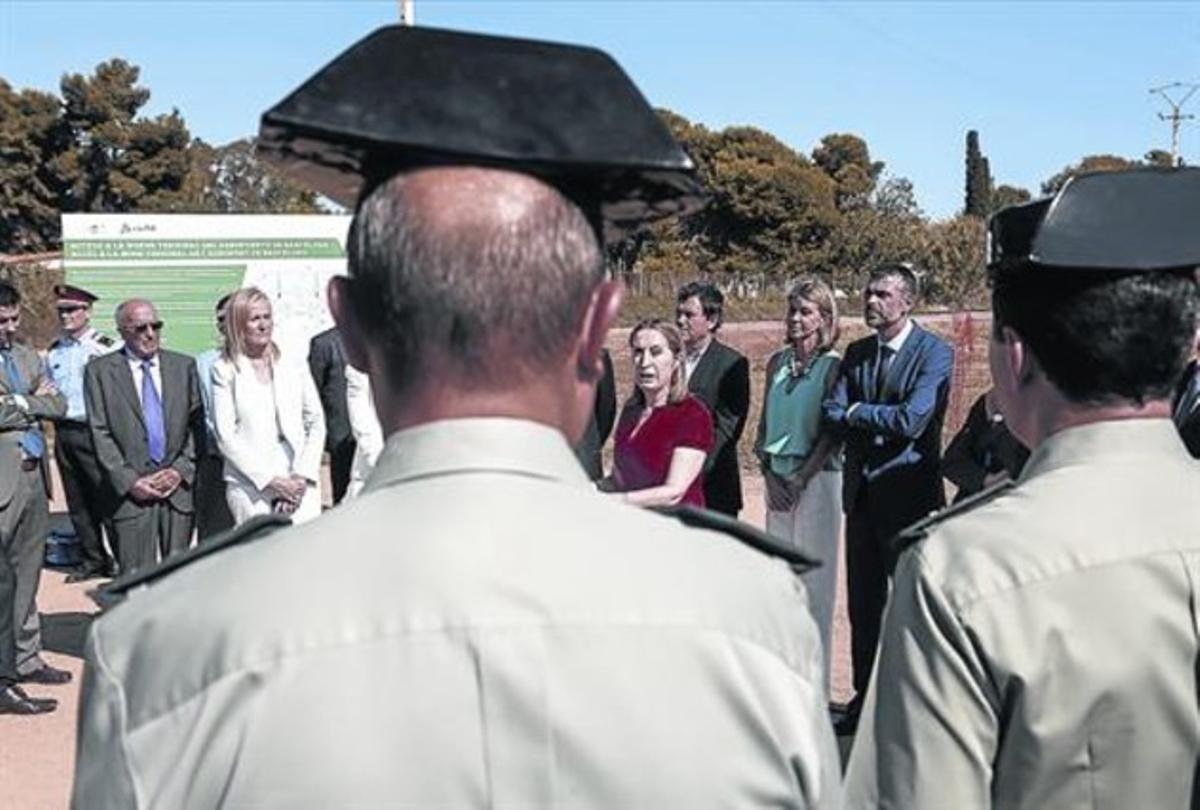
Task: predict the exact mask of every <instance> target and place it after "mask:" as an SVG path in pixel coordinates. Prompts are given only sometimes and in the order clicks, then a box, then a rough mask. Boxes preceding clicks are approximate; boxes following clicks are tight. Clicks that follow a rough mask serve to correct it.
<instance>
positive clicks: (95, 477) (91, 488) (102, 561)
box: [46, 284, 117, 582]
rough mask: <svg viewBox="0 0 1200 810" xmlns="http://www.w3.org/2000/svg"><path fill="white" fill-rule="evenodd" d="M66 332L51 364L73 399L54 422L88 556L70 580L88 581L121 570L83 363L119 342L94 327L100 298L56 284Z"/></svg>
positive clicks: (74, 518)
mask: <svg viewBox="0 0 1200 810" xmlns="http://www.w3.org/2000/svg"><path fill="white" fill-rule="evenodd" d="M54 295H55V297H56V298H57V301H56V302H55V307H56V308H57V310H58V321H59V324H60V325H61V328H62V331H61V332H60V333H59V336H58V338H57V339H56V340H55V341H54V342H53V343H51V344H50V351H49V352H48V353H47V355H46V363H47V366H48V367H49V369H50V379H51V380H52V381H53V382H54V385H55V387H56V388H58V390H59V391H60V392H61V393H62V395H63V396H65V397H66V398H67V414H66V416H64V417H63V418H62V419H58V420H56V421H55V423H54V436H55V441H54V458H55V461H57V462H58V474H59V477H60V478H61V479H62V484H63V490H64V492H65V493H66V496H67V509H68V511H69V512H70V513H71V523H72V524H73V525H74V526H75V536H76V537H77V538H78V539H79V550H80V553H81V555H82V557H83V559H82V560H81V561H80V563H79V567H78V568H76V569H75V570H74V571H72V572H71V573H70V574H68V575H67V582H83V581H85V580H89V579H95V578H97V577H111V576H112V575H113V574H114V573H115V569H116V566H115V565H114V564H113V558H112V555H110V554H109V553H108V551H107V549H105V547H104V535H103V531H102V526H103V525H104V523H105V519H104V518H105V516H104V513H103V508H102V503H103V500H102V498H101V495H100V476H101V474H102V473H101V470H100V465H99V463H98V462H97V460H96V451H95V449H94V448H93V447H92V436H91V433H90V432H89V431H88V424H87V404H86V403H85V402H84V397H83V368H84V366H86V365H87V363H88V361H89V360H91V359H92V358H93V357H97V356H99V355H101V354H105V353H107V352H110V351H112V350H114V349H116V348H117V343H116V341H114V340H113V339H112V338H110V337H108V336H107V335H104V334H101V333H100V332H98V331H97V330H96V329H94V328H93V327H92V304H93V303H94V302H95V301H96V300H97V297H96V296H95V295H93V294H92V293H90V292H88V291H87V290H85V289H82V288H81V287H74V286H72V285H70V284H59V285H58V286H56V287H55V288H54Z"/></svg>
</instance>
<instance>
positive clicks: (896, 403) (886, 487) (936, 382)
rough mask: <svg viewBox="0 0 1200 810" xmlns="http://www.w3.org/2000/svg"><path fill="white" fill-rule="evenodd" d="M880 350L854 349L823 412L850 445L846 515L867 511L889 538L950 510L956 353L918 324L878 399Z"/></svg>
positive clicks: (873, 343)
mask: <svg viewBox="0 0 1200 810" xmlns="http://www.w3.org/2000/svg"><path fill="white" fill-rule="evenodd" d="M878 346H879V342H878V338H877V337H876V336H875V335H871V336H869V337H865V338H862V339H861V340H856V341H855V342H854V343H851V344H850V346H849V347H847V349H846V357H845V359H844V360H843V362H842V368H841V372H840V374H839V375H838V379H837V383H836V384H835V385H834V388H833V393H832V394H831V395H830V398H829V399H827V400H826V401H825V403H824V405H823V408H822V410H823V415H824V419H825V423H826V425H827V426H828V427H829V428H830V429H831V430H832V431H833V432H834V433H835V434H836V435H839V436H841V437H842V438H843V439H844V441H845V443H846V467H845V475H844V492H843V505H844V508H845V510H846V513H847V514H850V513H852V512H856V511H858V512H861V511H864V510H865V511H866V512H867V513H868V515H869V516H870V519H871V520H872V521H874V522H875V523H877V524H879V525H880V528H882V529H883V530H884V531H886V532H895V531H899V530H900V529H902V528H904V527H905V526H907V525H908V524H910V523H912V522H914V521H916V520H919V519H920V518H922V517H924V516H925V515H927V514H928V513H929V512H931V511H933V510H934V509H940V508H941V507H942V506H944V505H945V502H946V498H945V490H944V489H943V486H942V475H941V456H942V421H943V419H944V417H945V414H946V403H947V400H948V394H949V390H950V373H951V370H952V369H953V366H954V351H953V350H952V349H951V348H950V345H949V344H948V343H946V341H944V340H942V339H941V338H939V337H938V336H937V335H934V334H933V333H932V332H929V331H927V330H925V329H922V328H921V327H920V326H919V325H918V324H917V323H915V322H914V323H913V330H912V332H911V333H910V334H909V336H908V339H907V340H905V341H904V345H903V346H902V347H901V348H900V351H899V353H897V354H896V356H895V357H894V358H892V363H891V366H890V367H889V369H888V374H887V377H886V379H885V380H884V381H883V391H882V394H881V395H880V396H879V397H878V398H877V397H876V393H875V392H876V380H875V370H876V356H877V352H878ZM856 402H857V403H859V404H858V407H856V408H854V410H853V412H850V406H851V405H853V404H854V403H856Z"/></svg>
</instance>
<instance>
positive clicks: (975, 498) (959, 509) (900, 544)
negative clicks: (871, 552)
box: [892, 479, 1017, 554]
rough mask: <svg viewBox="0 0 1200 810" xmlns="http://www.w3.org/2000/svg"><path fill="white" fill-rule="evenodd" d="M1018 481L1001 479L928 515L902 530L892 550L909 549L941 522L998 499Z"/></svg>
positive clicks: (893, 543) (899, 551)
mask: <svg viewBox="0 0 1200 810" xmlns="http://www.w3.org/2000/svg"><path fill="white" fill-rule="evenodd" d="M1016 485H1017V483H1016V482H1015V481H1013V480H1011V479H1009V480H1005V481H1001V482H999V483H998V484H992V485H991V486H990V487H986V488H984V489H981V490H980V491H979V492H976V493H975V494H974V495H968V496H967V497H966V498H963V499H962V500H961V501H959V502H958V503H954V504H951V505H950V506H947V507H946V508H945V509H939V510H937V511H936V512H933V513H932V514H930V515H929V516H928V517H925V518H922V519H921V520H918V521H917V522H916V523H914V524H912V525H911V526H909V527H908V528H906V529H904V530H903V531H901V532H900V533H899V534H897V535H896V537H895V538H894V539H893V540H892V550H893V551H894V552H895V553H897V554H900V553H901V552H903V551H905V550H906V549H908V548H909V547H910V546H912V545H913V544H914V543H916V542H918V541H920V540H923V539H924V538H925V537H927V536H928V535H929V533H930V532H931V531H932V530H933V529H934V528H935V527H936V526H938V525H939V524H941V523H944V522H946V521H947V520H949V519H950V518H952V517H955V516H957V515H962V514H966V513H967V512H970V511H971V510H972V509H977V508H979V507H980V506H983V505H984V504H986V503H990V502H991V501H994V500H996V498H999V497H1000V496H1001V495H1003V494H1004V493H1006V492H1008V491H1009V490H1010V489H1012V488H1013V487H1015V486H1016Z"/></svg>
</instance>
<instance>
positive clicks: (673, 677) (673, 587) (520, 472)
mask: <svg viewBox="0 0 1200 810" xmlns="http://www.w3.org/2000/svg"><path fill="white" fill-rule="evenodd" d="M198 605H202V606H203V609H202V610H198V609H197V606H198ZM85 655H86V659H87V662H88V666H87V670H86V674H85V676H84V685H83V697H82V706H81V713H80V718H81V720H80V722H81V729H80V740H81V742H80V749H79V756H78V758H77V766H76V767H77V772H76V778H75V799H74V806H75V807H76V808H79V810H84V808H86V810H108V808H113V809H114V810H115V808H121V809H122V810H133V809H135V808H151V807H153V808H170V810H191V809H192V808H217V807H223V808H235V807H236V808H255V810H272V809H273V808H281V809H282V808H287V810H307V809H308V808H313V810H316V808H322V810H323V809H324V808H342V807H345V808H350V807H353V808H368V807H370V808H375V807H379V808H383V807H393V808H430V810H434V809H435V808H436V809H437V810H441V809H442V808H457V809H458V810H466V809H467V808H546V809H549V808H572V809H573V810H589V809H592V808H594V809H595V810H600V809H601V808H603V810H638V809H639V808H647V810H650V809H652V810H676V808H688V810H705V809H706V808H713V809H714V810H715V809H716V808H746V807H778V808H785V807H786V808H795V809H797V810H799V809H800V808H813V807H819V808H837V807H839V806H840V791H841V788H840V769H839V767H838V760H837V750H836V748H835V745H834V739H833V733H832V729H831V728H830V724H829V716H828V710H827V708H826V703H825V683H824V676H823V670H824V667H823V663H822V660H823V659H822V654H821V647H820V641H819V638H818V635H817V629H816V627H815V625H814V624H813V621H812V619H811V618H810V617H809V613H808V608H807V605H806V602H805V591H804V586H803V584H802V583H801V581H800V580H799V579H798V578H797V577H796V576H795V574H794V573H793V572H792V571H791V570H790V569H789V568H788V566H787V565H785V564H784V563H783V562H782V561H780V560H776V559H772V558H769V557H767V556H765V555H763V554H760V553H759V552H757V551H754V550H752V549H750V548H748V547H747V546H745V545H743V544H742V543H740V542H739V541H737V540H735V539H733V538H731V537H728V536H726V535H723V534H717V533H715V532H711V531H701V530H694V529H688V528H685V527H684V526H683V525H682V524H680V523H679V522H678V521H676V520H674V519H671V518H666V517H663V516H661V515H656V514H653V513H651V512H647V511H644V510H641V509H637V508H634V507H631V506H628V505H624V504H620V503H618V502H616V501H615V500H613V499H611V498H609V497H607V496H605V495H602V494H600V493H598V492H596V490H595V489H594V488H593V487H592V486H591V484H590V483H589V482H588V480H587V478H586V477H585V475H584V473H583V471H582V469H581V468H580V466H579V462H578V461H577V460H576V458H575V456H574V454H573V453H572V452H571V449H570V448H569V447H568V446H567V442H566V440H565V439H564V438H563V436H562V434H560V433H558V432H557V431H555V430H553V429H551V428H549V427H546V426H543V425H538V424H534V423H532V422H525V421H517V420H511V419H460V420H451V421H445V422H437V423H433V424H427V425H423V426H421V427H417V428H413V429H409V430H404V431H400V432H398V433H396V434H394V435H393V436H391V437H390V438H389V439H388V443H387V445H386V446H385V448H384V451H383V454H382V455H381V456H380V458H379V463H378V464H377V465H376V467H375V471H374V472H373V473H372V474H371V478H370V480H369V481H368V482H367V486H366V488H365V489H364V491H363V493H362V494H361V495H360V496H359V497H358V498H355V499H354V500H352V501H349V502H346V503H343V504H342V505H341V506H339V507H338V508H337V509H333V510H330V511H328V512H326V513H325V514H323V515H322V516H321V517H319V518H317V519H316V520H313V521H311V522H309V523H305V524H303V525H300V526H295V527H292V528H287V529H281V530H279V531H276V532H275V533H274V534H270V535H268V536H266V537H262V538H259V539H255V540H247V541H245V542H242V543H239V544H237V545H233V546H230V547H228V548H225V549H223V550H221V551H220V552H218V553H216V554H213V555H211V556H209V557H206V558H203V559H200V560H197V561H195V562H193V563H191V564H190V565H188V566H187V567H186V568H184V569H182V570H180V571H177V572H175V573H172V574H170V575H169V576H167V577H165V578H164V579H162V580H160V581H159V582H157V583H153V584H151V585H149V586H148V587H146V588H143V589H142V590H140V591H135V592H131V593H130V594H129V596H128V599H127V600H126V601H125V603H124V604H121V605H119V606H117V607H116V608H114V609H113V610H111V611H110V612H109V613H106V614H105V615H104V616H102V617H100V618H99V619H98V620H96V621H95V622H94V623H93V624H92V627H91V632H90V636H89V640H88V644H87V651H86V653H85Z"/></svg>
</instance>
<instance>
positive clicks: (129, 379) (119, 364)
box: [111, 350, 146, 428]
mask: <svg viewBox="0 0 1200 810" xmlns="http://www.w3.org/2000/svg"><path fill="white" fill-rule="evenodd" d="M111 357H112V358H113V362H112V367H113V369H112V379H113V382H114V384H115V385H116V387H117V389H118V390H119V391H121V392H122V393H123V394H124V396H125V398H126V399H127V400H129V409H130V411H132V412H133V415H134V417H136V418H137V420H138V423H139V424H141V426H142V427H143V428H145V427H146V417H145V416H144V415H143V414H142V398H141V396H139V395H138V390H137V384H136V383H135V382H134V379H133V371H132V370H131V369H130V368H129V356H128V355H126V354H125V352H124V351H123V350H122V351H119V352H115V353H113V354H112V355H111Z"/></svg>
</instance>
